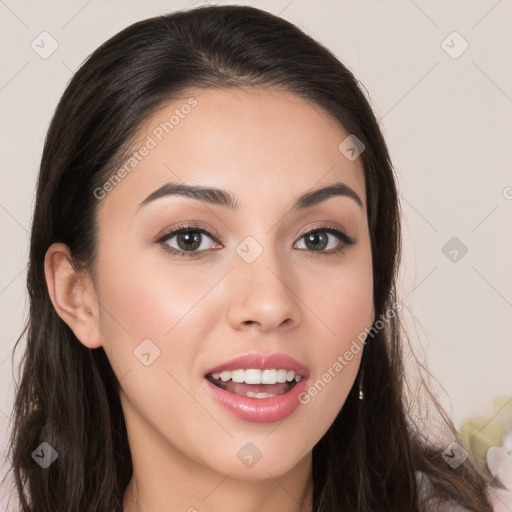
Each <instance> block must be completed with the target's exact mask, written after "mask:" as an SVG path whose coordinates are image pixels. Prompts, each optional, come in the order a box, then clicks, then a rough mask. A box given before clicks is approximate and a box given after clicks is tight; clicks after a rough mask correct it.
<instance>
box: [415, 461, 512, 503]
mask: <svg viewBox="0 0 512 512" xmlns="http://www.w3.org/2000/svg"><path fill="white" fill-rule="evenodd" d="M416 478H417V481H418V484H419V488H420V496H422V497H425V496H426V495H428V493H429V491H430V490H431V486H430V482H429V481H428V479H427V478H426V477H425V475H424V474H423V473H421V472H419V471H418V472H416ZM487 496H488V497H489V501H490V502H491V504H492V507H493V508H492V509H493V512H511V511H512V492H511V491H509V490H506V489H497V488H493V487H489V488H488V489H487ZM432 501H436V500H435V499H433V500H432ZM432 501H430V502H429V503H430V504H431V505H432V506H433V509H432V510H435V511H436V512H468V509H467V508H465V507H463V506H461V505H457V504H456V503H447V502H444V503H439V502H437V501H436V502H435V503H432Z"/></svg>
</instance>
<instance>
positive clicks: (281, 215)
mask: <svg viewBox="0 0 512 512" xmlns="http://www.w3.org/2000/svg"><path fill="white" fill-rule="evenodd" d="M190 96H194V98H196V100H197V102H198V103H197V106H196V107H195V108H194V109H192V110H191V112H190V114H188V115H187V116H185V117H184V118H183V119H180V122H179V124H178V125H176V126H175V128H174V129H173V131H172V133H170V134H168V135H165V136H164V137H163V138H162V141H160V142H159V143H158V144H157V146H156V147H155V148H154V149H152V150H151V151H150V152H149V154H148V155H147V156H146V157H145V158H144V159H143V160H142V161H141V162H140V163H138V165H137V166H136V168H134V169H133V170H132V171H131V172H130V173H129V174H128V175H127V176H126V177H125V178H124V179H123V180H122V181H121V183H119V184H118V185H117V186H116V187H114V188H113V190H111V191H110V192H108V194H106V196H105V198H104V199H102V200H101V201H98V203H99V204H98V208H99V216H98V235H99V236H98V244H99V245H98V257H97V260H96V262H95V267H94V272H93V274H87V275H85V276H83V275H78V274H76V273H75V272H74V271H73V269H72V267H71V266H70V264H69V262H68V259H67V256H69V249H68V248H67V247H66V246H65V245H63V244H53V245H52V246H51V247H50V248H49V250H48V252H47V255H46V260H45V271H46V278H47V282H48V288H49V292H50V296H51V299H52V301H53V304H54V306H55V308H56V310H57V312H58V314H59V315H60V316H61V318H62V319H63V320H64V321H65V322H66V323H67V324H68V325H69V326H70V327H71V329H72V330H73V331H74V333H75V334H76V336H77V338H78V340H79V341H80V342H81V343H83V344H84V345H85V346H87V347H89V348H91V349H94V348H98V347H101V346H102V347H103V348H104V350H105V351H106V353H107V356H108V357H109V360H110V362H111V364H112V367H113V369H114V371H115V373H116V375H117V376H118V378H119V379H120V381H121V388H122V389H121V401H122V405H123V410H124V414H125V418H126V424H127V429H128V436H129V442H130V449H131V453H132V459H133V463H134V474H133V478H132V480H131V482H130V484H129V486H128V488H127V490H126V493H125V496H124V510H125V511H127V512H136V511H152V512H164V511H169V510H172V511H189V512H193V511H194V510H196V511H198V512H202V511H214V512H220V511H222V512H230V511H232V512H235V511H237V512H240V511H242V510H243V511H244V512H260V511H261V510H281V511H284V512H294V511H298V510H302V511H311V510H312V492H313V485H312V472H311V463H312V449H313V447H314V446H315V444H316V443H317V442H318V441H319V440H320V439H321V437H322V436H323V435H324V433H325V432H326V431H327V429H328V428H329V426H330V425H331V424H332V422H333V421H334V419H335V417H336V415H337V414H338V412H339V411H340V409H341V408H342V406H343V403H344V402H345V399H346V397H347V395H348V393H349V391H350V389H351V387H352V385H353V383H354V380H355V377H356V374H357V370H358V367H359V362H360V357H361V353H358V354H356V355H354V358H353V359H352V360H351V361H350V363H348V364H347V365H346V366H344V368H343V370H342V371H340V372H338V373H336V376H335V377H334V378H332V379H331V381H330V382H329V383H328V384H327V385H326V386H325V387H324V388H323V389H322V391H321V392H319V393H318V394H317V395H316V396H315V397H314V398H311V400H310V402H309V403H308V404H307V405H300V406H299V407H298V408H297V409H296V410H295V411H294V412H293V413H292V414H291V415H290V416H289V417H287V418H286V419H285V420H284V421H282V422H280V423H259V424H256V423H249V422H245V421H242V420H240V419H238V418H236V417H234V416H232V415H231V414H230V413H229V412H228V411H226V410H224V409H222V408H221V407H220V406H219V405H218V404H217V403H216V402H215V401H213V399H212V398H211V397H210V395H209V394H208V393H207V391H206V389H205V387H204V378H203V375H204V374H205V373H206V371H207V370H208V369H209V368H211V367H213V366H216V365H217V364H219V363H222V362H223V361H226V360H228V359H231V358H233V357H236V356H239V355H243V354H247V353H251V352H262V353H272V352H284V353H286V354H288V355H290V356H291V357H293V358H295V359H297V360H298V361H300V362H302V363H303V364H305V365H306V366H307V367H308V368H309V371H310V374H311V379H310V382H311V383H313V382H315V381H316V380H317V379H319V378H320V377H321V375H322V374H323V373H324V372H326V371H327V369H328V368H330V367H332V366H333V364H334V362H335V361H336V360H337V358H338V356H340V355H343V354H344V353H345V351H346V350H347V349H348V348H349V347H350V345H351V344H352V342H353V341H354V340H355V339H356V338H357V336H358V334H359V333H361V331H363V330H364V329H365V328H369V327H370V326H371V324H372V322H373V320H374V310H373V280H372V265H371V262H372V257H371V248H370V237H369V232H368V225H367V218H366V194H365V184H364V175H363V168H362V163H361V161H360V159H356V160H355V161H349V160H348V159H347V158H345V156H344V155H343V154H342V153H341V152H340V151H339V150H338V145H339V144H340V143H341V141H343V140H344V139H345V138H346V137H347V135H348V133H347V132H346V131H345V130H344V129H343V128H341V127H340V126H339V125H338V124H337V123H336V122H335V121H334V119H332V118H331V117H330V116H329V115H328V114H327V113H326V112H324V111H323V110H321V109H320V108H318V107H316V106H313V105H312V104H310V103H308V102H306V101H304V100H303V99H301V98H299V97H297V96H295V95H293V94H291V93H288V92H283V91H279V90H276V89H252V88H251V89H248V88H241V89H229V90H205V91H191V92H190V95H189V96H186V97H185V99H178V100H175V101H173V102H171V103H169V104H168V105H165V106H162V108H161V109H160V110H159V111H158V112H156V113H155V114H154V115H153V116H152V117H151V119H149V121H148V122H147V123H145V124H144V125H143V126H142V127H141V128H140V129H139V130H138V133H137V139H136V142H135V144H134V149H137V148H140V145H141V143H143V142H144V141H145V140H146V138H147V137H148V135H151V133H152V130H153V129H154V128H155V126H158V125H159V123H160V122H162V121H164V120H167V119H169V117H170V115H172V113H173V111H174V110H175V109H176V108H179V107H180V106H181V105H183V104H184V103H185V102H186V98H188V97H190ZM182 181H183V182H186V183H188V184H194V185H203V186H213V187H218V188H221V189H225V190H227V191H229V192H230V193H231V194H232V195H233V196H235V197H236V198H237V202H238V203H239V205H240V211H238V212H235V211H232V210H229V209H228V208H226V207H223V206H218V205H211V204H206V203H202V202H200V201H198V200H195V199H193V198H187V197H178V196H167V197H163V198H160V199H157V200H155V201H153V202H151V203H149V204H147V205H146V206H144V207H142V208H138V205H139V204H140V203H141V202H142V201H143V200H144V199H145V198H146V197H147V196H149V195H150V194H151V193H152V192H153V191H155V190H156V189H158V188H159V187H160V186H162V185H164V184H166V183H168V182H178V183H181V182H182ZM339 181H341V182H343V183H345V184H346V185H348V186H349V187H351V188H352V189H353V190H354V191H355V192H356V193H357V195H358V196H359V197H360V198H361V201H362V203H363V207H361V206H359V205H358V204H357V203H356V201H354V200H353V199H352V198H349V197H346V196H334V197H331V198H329V199H327V200H325V201H323V202H322V203H320V204H318V205H315V206H313V207H311V208H308V209H305V210H303V211H297V212H294V213H291V214H288V213H287V212H288V210H289V209H290V207H291V205H292V204H293V202H294V200H295V199H296V198H297V197H298V196H300V195H302V194H303V193H305V192H308V191H311V190H313V189H318V188H322V187H324V186H327V185H330V184H332V183H335V182H339ZM180 221H186V223H193V221H196V222H199V223H200V225H201V227H203V228H205V229H206V230H207V231H209V232H210V233H211V234H212V238H209V237H208V236H203V237H202V239H201V240H202V241H201V247H200V250H201V251H203V249H204V251H203V252H202V255H201V256H200V257H198V258H181V257H180V256H175V255H172V254H170V253H168V252H167V251H166V250H165V249H164V245H163V244H159V243H157V242H156V240H157V239H158V238H159V237H160V236H161V235H162V233H163V232H164V231H165V230H170V228H177V227H178V226H179V225H180ZM324 223H328V224H330V225H333V226H337V227H339V228H340V229H343V230H345V232H346V233H347V234H348V235H349V236H351V237H353V238H354V239H355V240H356V242H355V244H353V245H351V246H346V247H345V248H344V250H343V251H341V252H340V253H332V254H330V255H328V254H325V252H326V251H329V250H331V249H333V248H336V247H337V246H338V245H340V244H342V242H340V241H339V240H338V238H337V237H336V236H335V235H332V234H325V231H324V232H323V233H324V236H328V240H329V242H328V244H329V245H328V247H327V248H326V249H324V251H323V253H322V251H316V252H315V251H314V250H308V248H307V246H306V244H305V237H303V236H302V235H303V234H304V233H305V232H308V231H311V230H313V229H314V228H317V227H318V226H321V225H322V224H324ZM217 235H218V236H217ZM247 236H252V237H253V238H254V239H255V240H256V241H257V242H258V243H259V244H260V246H261V247H262V248H263V252H262V254H261V255H260V256H259V257H258V258H257V259H256V260H255V261H254V262H252V263H250V264H249V263H247V262H246V261H244V259H242V258H241V257H240V256H239V255H238V254H237V252H236V251H235V249H236V247H237V245H238V244H240V242H242V240H244V238H245V237H247ZM177 238H178V237H176V236H175V237H174V238H173V239H169V240H167V244H168V245H171V247H173V248H174V249H176V250H179V249H181V250H182V251H183V250H184V249H183V247H184V246H183V245H181V246H180V245H179V244H178V241H177ZM185 247H186V245H185ZM196 252H197V249H196ZM147 338H149V339H151V340H152V342H153V343H154V344H155V345H156V346H157V347H158V348H159V350H160V356H159V357H158V358H157V359H155V360H154V362H152V364H151V365H149V366H145V365H144V364H142V363H141V362H140V361H139V360H138V359H137V358H136V357H134V350H135V349H136V347H137V346H138V345H139V344H140V343H141V341H142V340H144V339H147ZM248 442H251V443H253V444H254V445H255V446H256V447H257V448H258V450H259V451H260V452H261V454H262V456H261V459H260V460H259V461H258V462H257V463H256V464H255V465H253V466H252V467H250V468H248V467H246V466H245V465H244V464H242V463H241V462H240V460H239V459H238V457H237V452H238V451H239V450H240V449H241V448H242V447H243V446H244V445H245V444H246V443H248Z"/></svg>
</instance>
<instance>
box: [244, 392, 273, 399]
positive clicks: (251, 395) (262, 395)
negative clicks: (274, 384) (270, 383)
mask: <svg viewBox="0 0 512 512" xmlns="http://www.w3.org/2000/svg"><path fill="white" fill-rule="evenodd" d="M246 396H248V397H249V398H272V397H274V396H276V395H271V394H270V393H253V392H252V391H247V395H246Z"/></svg>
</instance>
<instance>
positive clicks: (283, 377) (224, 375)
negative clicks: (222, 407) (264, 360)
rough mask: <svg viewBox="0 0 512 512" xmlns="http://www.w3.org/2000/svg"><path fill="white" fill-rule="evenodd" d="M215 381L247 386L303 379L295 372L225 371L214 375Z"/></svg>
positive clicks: (280, 370) (282, 370)
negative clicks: (242, 383)
mask: <svg viewBox="0 0 512 512" xmlns="http://www.w3.org/2000/svg"><path fill="white" fill-rule="evenodd" d="M212 377H213V378H214V379H217V380H219V379H221V380H222V381H223V382H227V381H228V380H232V381H233V382H245V383H246V384H276V383H277V382H280V383H282V382H291V381H292V380H294V379H295V381H296V382H299V381H300V380H301V379H302V377H301V376H300V375H295V372H294V371H293V370H284V369H279V370H255V369H250V370H233V371H228V370H224V371H223V372H220V373H212Z"/></svg>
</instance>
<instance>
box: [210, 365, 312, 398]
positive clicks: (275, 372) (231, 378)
mask: <svg viewBox="0 0 512 512" xmlns="http://www.w3.org/2000/svg"><path fill="white" fill-rule="evenodd" d="M205 378H206V379H207V380H208V381H209V382H211V383H212V384H214V385H215V386H217V387H219V388H221V389H223V390H224V391H228V392H229V393H233V394H235V395H239V396H246V397H249V398H272V397H274V396H278V395H283V394H285V393H288V392H289V391H290V390H291V389H293V388H294V387H295V386H296V384H297V383H298V382H300V381H301V380H302V375H299V374H297V373H296V372H295V371H293V370H287V369H283V368H281V369H266V370H259V369H247V370H242V369H240V370H232V371H228V370H225V371H222V372H220V373H208V374H207V375H205Z"/></svg>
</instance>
